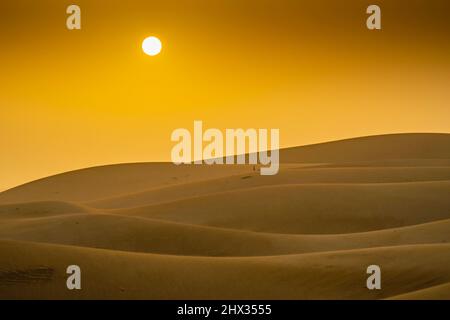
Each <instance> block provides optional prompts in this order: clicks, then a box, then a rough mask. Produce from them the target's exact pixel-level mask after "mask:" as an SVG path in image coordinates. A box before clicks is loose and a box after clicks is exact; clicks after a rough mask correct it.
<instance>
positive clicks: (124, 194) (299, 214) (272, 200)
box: [0, 133, 450, 299]
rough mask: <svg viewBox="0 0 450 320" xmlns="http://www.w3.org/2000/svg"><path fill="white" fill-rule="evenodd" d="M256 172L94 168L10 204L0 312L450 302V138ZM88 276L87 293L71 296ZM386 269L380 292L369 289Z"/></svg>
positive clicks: (351, 147)
mask: <svg viewBox="0 0 450 320" xmlns="http://www.w3.org/2000/svg"><path fill="white" fill-rule="evenodd" d="M280 160H281V163H282V164H281V167H280V172H279V173H278V175H275V176H261V175H260V174H259V173H258V172H255V170H254V168H253V166H251V165H214V166H207V165H180V166H175V165H173V164H171V163H136V164H117V165H110V166H102V167H94V168H87V169H83V170H77V171H71V172H67V173H63V174H59V175H55V176H51V177H47V178H43V179H40V180H37V181H33V182H30V183H27V184H24V185H21V186H18V187H15V188H12V189H10V190H7V191H4V192H2V193H0V298H18V299H27V298H39V299H81V298H84V299H105V298H111V299H390V298H392V299H450V295H449V285H450V197H449V194H450V134H434V133H413V134H389V135H380V136H369V137H361V138H354V139H346V140H340V141H334V142H326V143H320V144H315V145H309V146H302V147H295V148H288V149H282V150H280ZM70 264H78V265H79V266H80V267H81V268H82V274H83V290H81V291H69V290H67V289H66V288H65V279H66V276H67V275H66V267H67V266H68V265H70ZM371 264H378V265H380V267H381V268H382V274H383V276H382V279H383V280H382V281H383V287H382V290H373V291H370V290H368V289H367V288H366V287H365V281H366V277H367V274H366V268H367V266H369V265H371Z"/></svg>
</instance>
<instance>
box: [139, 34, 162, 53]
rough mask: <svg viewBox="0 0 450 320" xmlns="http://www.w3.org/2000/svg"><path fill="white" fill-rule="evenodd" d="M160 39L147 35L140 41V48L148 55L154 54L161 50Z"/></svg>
mask: <svg viewBox="0 0 450 320" xmlns="http://www.w3.org/2000/svg"><path fill="white" fill-rule="evenodd" d="M161 49H162V44H161V41H160V40H159V39H158V38H156V37H148V38H145V40H144V41H143V42H142V50H144V52H145V53H146V54H148V55H149V56H156V55H157V54H158V53H160V52H161Z"/></svg>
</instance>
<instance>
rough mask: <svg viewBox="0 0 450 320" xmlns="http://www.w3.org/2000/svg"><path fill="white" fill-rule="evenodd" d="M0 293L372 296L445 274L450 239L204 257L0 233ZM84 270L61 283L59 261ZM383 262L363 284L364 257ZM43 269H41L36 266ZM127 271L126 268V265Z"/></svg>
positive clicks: (449, 274)
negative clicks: (78, 279)
mask: <svg viewBox="0 0 450 320" xmlns="http://www.w3.org/2000/svg"><path fill="white" fill-rule="evenodd" d="M0 250H1V252H3V253H5V254H3V255H2V256H0V265H1V266H2V269H1V271H0V298H5V297H8V298H36V297H39V298H89V299H92V298H94V299H99V298H112V299H117V298H121V297H122V298H124V297H126V298H138V299H139V298H141V299H142V298H146V299H167V298H171V299H186V298H190V299H214V298H216V299H217V298H222V299H223V298H225V299H227V298H232V299H280V298H284V299H314V298H322V299H335V298H354V299H373V298H388V297H391V296H395V295H400V294H403V293H405V292H412V291H417V290H420V289H423V288H427V287H430V286H436V285H440V284H444V283H447V282H449V281H450V245H448V244H441V245H416V246H398V247H384V248H377V249H363V250H350V251H335V252H325V253H314V254H300V255H283V256H271V257H255V258H204V257H183V256H166V255H154V254H136V253H126V252H118V251H110V250H99V249H88V248H80V247H66V246H57V245H45V244H35V243H24V242H11V241H0ZM74 261H76V262H77V263H78V264H79V265H80V266H81V267H82V268H83V270H85V272H84V274H83V283H82V286H83V290H80V291H69V290H67V289H66V288H65V287H64V285H63V284H64V280H65V268H66V266H67V265H70V264H72V263H73V262H74ZM374 261H376V262H377V263H378V264H379V265H381V266H382V268H383V270H384V274H383V277H384V283H385V286H384V288H383V290H380V291H369V290H367V289H366V288H365V287H364V285H362V284H363V283H365V276H366V274H365V269H366V266H367V265H370V264H372V263H373V262H374ZM37 270H46V273H45V275H44V276H42V271H41V272H40V273H38V274H39V275H40V277H36V273H37ZM127 271H128V272H127Z"/></svg>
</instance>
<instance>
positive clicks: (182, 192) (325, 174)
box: [86, 165, 450, 208]
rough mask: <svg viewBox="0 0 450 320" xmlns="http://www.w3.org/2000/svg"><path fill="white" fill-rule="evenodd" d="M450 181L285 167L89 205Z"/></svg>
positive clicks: (394, 170)
mask: <svg viewBox="0 0 450 320" xmlns="http://www.w3.org/2000/svg"><path fill="white" fill-rule="evenodd" d="M442 180H447V181H450V166H449V167H369V168H366V167H362V168H361V167H354V168H310V167H300V166H297V165H289V166H288V165H286V166H284V167H282V168H281V170H280V172H279V173H278V174H277V175H275V176H273V177H266V176H261V175H259V174H258V173H251V174H240V175H233V176H230V177H224V178H218V179H210V180H206V181H200V182H192V183H185V184H181V185H171V186H165V187H161V188H153V189H151V190H146V191H143V192H138V193H132V194H127V195H122V196H118V197H112V198H107V199H101V200H97V201H92V202H88V203H86V204H87V205H89V206H92V207H97V208H130V207H138V206H145V205H150V204H156V203H161V202H170V201H174V200H181V199H186V198H191V197H197V196H204V195H208V194H214V193H218V192H224V191H238V190H244V189H249V188H254V187H261V186H276V185H287V184H311V183H315V184H324V183H326V184H330V183H338V184H343V183H392V182H417V181H442Z"/></svg>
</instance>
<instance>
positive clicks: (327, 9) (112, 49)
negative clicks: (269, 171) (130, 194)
mask: <svg viewBox="0 0 450 320" xmlns="http://www.w3.org/2000/svg"><path fill="white" fill-rule="evenodd" d="M392 2H393V1H377V4H379V5H380V6H381V9H382V28H383V29H382V30H381V31H369V30H367V29H366V27H365V19H366V16H367V15H366V14H365V8H366V7H367V6H368V5H369V4H371V2H368V1H360V0H351V1H345V4H340V3H338V1H330V0H327V1H308V2H307V1H298V0H277V1H275V0H271V1H269V0H251V1H242V0H239V1H238V0H227V1H225V0H217V1H207V0H202V1H187V0H176V1H175V0H164V1H163V0H158V1H151V0H148V1H144V0H141V1H138V0H128V1H112V0H109V1H106V0H96V1H93V0H91V1H86V0H83V1H81V0H80V1H70V2H69V1H51V0H43V1H31V0H27V1H23V0H15V1H2V3H1V4H0V14H1V21H0V35H1V39H0V41H1V51H0V64H1V69H0V70H1V73H0V88H1V89H0V90H1V91H0V152H1V157H0V190H3V189H6V188H8V187H12V186H15V185H18V184H20V183H24V182H27V181H30V180H33V179H37V178H41V177H44V176H48V175H51V174H55V173H59V172H64V171H68V170H72V169H77V168H83V167H89V166H94V165H101V164H111V163H121V162H141V161H169V160H170V150H171V148H172V146H173V144H174V143H172V142H171V141H170V134H171V132H172V131H173V130H174V129H176V128H179V127H187V128H191V127H192V122H193V120H203V122H204V126H205V127H216V128H220V129H225V128H237V127H243V128H280V136H281V138H280V139H281V140H280V144H281V146H283V147H285V146H294V145H303V144H308V143H315V142H321V141H327V140H335V139H341V138H347V137H355V136H362V135H371V134H383V133H393V132H450V121H449V120H450V108H449V99H450V90H449V87H450V59H449V58H448V57H449V56H450V41H448V39H449V36H450V22H449V21H450V19H448V16H449V15H450V4H449V3H448V1H443V0H439V1H438V0H431V1H430V0H428V1H417V0H416V1H411V0H410V1H395V3H392ZM72 3H76V4H78V5H80V7H81V9H82V30H79V31H68V30H67V29H66V26H65V19H66V16H67V15H66V13H65V9H66V7H67V6H68V5H69V4H72ZM151 35H154V36H157V37H159V38H160V39H161V40H162V42H163V52H162V53H161V54H160V55H158V56H156V57H149V56H146V55H145V54H143V52H142V50H141V47H140V46H141V42H142V40H143V39H144V38H145V37H146V36H151ZM281 160H282V159H281Z"/></svg>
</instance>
